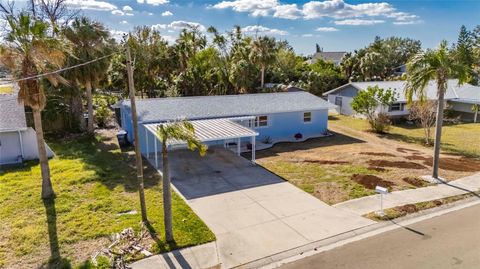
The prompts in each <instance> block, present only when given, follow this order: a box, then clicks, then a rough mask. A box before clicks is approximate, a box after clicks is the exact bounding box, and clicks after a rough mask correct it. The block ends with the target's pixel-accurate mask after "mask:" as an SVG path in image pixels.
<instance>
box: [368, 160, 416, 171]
mask: <svg viewBox="0 0 480 269" xmlns="http://www.w3.org/2000/svg"><path fill="white" fill-rule="evenodd" d="M368 164H369V165H371V166H379V167H396V168H405V169H424V168H425V166H423V165H421V164H419V163H414V162H405V161H387V160H369V161H368Z"/></svg>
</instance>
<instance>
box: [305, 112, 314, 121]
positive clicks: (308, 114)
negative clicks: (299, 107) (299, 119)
mask: <svg viewBox="0 0 480 269" xmlns="http://www.w3.org/2000/svg"><path fill="white" fill-rule="evenodd" d="M303 122H312V112H304V113H303Z"/></svg>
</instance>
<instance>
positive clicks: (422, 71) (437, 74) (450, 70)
mask: <svg viewBox="0 0 480 269" xmlns="http://www.w3.org/2000/svg"><path fill="white" fill-rule="evenodd" d="M468 74H469V67H467V66H465V65H463V64H461V63H458V62H456V61H455V60H454V56H453V54H452V53H451V52H450V51H449V50H448V47H447V42H446V41H442V43H440V46H439V47H438V48H437V49H429V50H427V51H425V52H420V53H418V54H416V55H415V56H414V57H413V58H412V59H411V60H410V61H409V62H408V64H407V83H406V89H405V90H406V96H407V100H408V102H409V103H411V102H412V100H413V96H414V95H417V96H418V98H419V99H420V100H421V101H425V100H426V88H427V86H428V83H429V82H430V80H435V83H436V84H437V97H438V102H437V119H436V129H435V145H434V154H433V173H432V177H433V178H435V179H438V165H439V157H440V142H441V137H442V124H443V110H444V105H445V98H444V97H445V92H446V90H447V87H448V79H450V78H457V79H458V84H459V85H461V84H463V83H465V82H466V80H467V79H468Z"/></svg>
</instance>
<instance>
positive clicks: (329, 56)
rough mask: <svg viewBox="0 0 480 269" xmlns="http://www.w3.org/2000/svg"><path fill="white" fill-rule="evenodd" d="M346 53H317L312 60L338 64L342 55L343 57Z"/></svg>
mask: <svg viewBox="0 0 480 269" xmlns="http://www.w3.org/2000/svg"><path fill="white" fill-rule="evenodd" d="M346 53H347V52H346V51H322V52H317V53H315V54H314V55H313V57H312V58H313V60H314V61H315V60H318V59H323V60H324V61H327V62H329V61H330V62H334V63H336V62H340V61H341V60H342V57H343V55H345V54H346Z"/></svg>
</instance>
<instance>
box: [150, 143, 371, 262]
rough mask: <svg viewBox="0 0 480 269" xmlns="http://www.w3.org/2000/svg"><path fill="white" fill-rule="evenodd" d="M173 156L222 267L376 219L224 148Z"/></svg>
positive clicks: (179, 185)
mask: <svg viewBox="0 0 480 269" xmlns="http://www.w3.org/2000/svg"><path fill="white" fill-rule="evenodd" d="M170 156H171V159H170V165H171V168H172V184H173V186H174V187H175V189H176V190H177V192H178V193H179V194H180V195H181V196H183V198H184V199H185V200H186V201H187V203H188V205H189V206H190V207H191V208H192V209H193V211H194V212H195V213H196V214H197V215H198V216H199V217H200V218H201V219H202V220H203V221H204V222H205V223H206V224H207V225H208V227H209V228H210V229H211V230H212V231H213V232H214V233H215V235H216V237H217V241H216V246H217V250H218V256H219V261H220V263H221V267H222V268H232V267H236V266H240V265H243V264H246V263H250V262H253V261H256V260H259V259H264V258H266V257H269V256H272V255H275V254H278V253H282V252H285V251H289V250H291V249H294V248H298V247H301V246H304V245H307V244H310V243H312V242H316V241H319V240H322V239H325V238H329V237H332V236H335V235H339V234H343V233H346V232H349V231H352V230H356V229H360V228H362V227H365V226H368V225H372V224H374V222H373V221H371V220H368V219H365V218H362V217H360V216H358V215H356V214H353V213H349V212H346V211H343V210H339V209H336V208H333V207H331V206H329V205H327V204H325V203H323V202H322V201H320V200H318V199H316V198H315V197H313V196H312V195H310V194H308V193H305V192H304V191H302V190H300V189H298V188H296V187H295V186H293V185H292V184H290V183H288V182H286V181H284V180H283V179H281V178H280V177H278V176H277V175H275V174H272V173H270V172H269V171H267V170H265V169H264V168H262V167H260V166H257V165H253V164H252V163H251V162H250V161H248V160H246V159H244V158H242V157H238V156H235V154H233V153H232V152H231V151H228V150H225V149H223V148H212V149H211V150H209V152H208V153H207V155H206V156H205V157H203V158H201V157H199V156H198V153H197V152H190V151H188V150H176V151H174V152H172V153H171V155H170ZM159 167H161V166H159ZM189 266H190V267H191V268H194V267H193V266H192V265H189ZM142 268H147V267H142Z"/></svg>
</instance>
